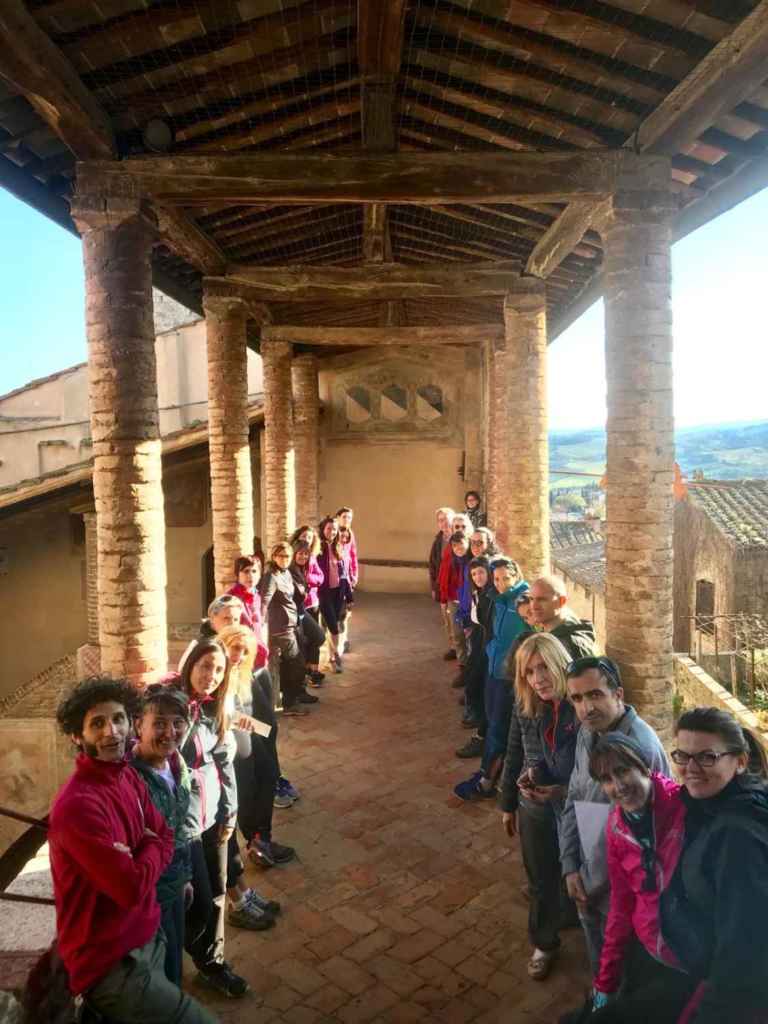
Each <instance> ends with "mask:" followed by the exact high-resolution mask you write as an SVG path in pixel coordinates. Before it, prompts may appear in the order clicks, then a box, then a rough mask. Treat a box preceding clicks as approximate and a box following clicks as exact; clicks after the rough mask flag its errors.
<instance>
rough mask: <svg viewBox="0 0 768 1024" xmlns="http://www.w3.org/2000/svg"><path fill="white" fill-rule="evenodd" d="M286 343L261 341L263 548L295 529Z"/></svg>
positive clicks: (290, 350) (289, 349) (289, 355)
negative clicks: (264, 498) (264, 508)
mask: <svg viewBox="0 0 768 1024" xmlns="http://www.w3.org/2000/svg"><path fill="white" fill-rule="evenodd" d="M292 355H293V346H292V345H291V344H290V343H289V342H287V341H263V342H262V343H261V358H262V361H263V366H264V470H263V472H264V488H265V492H266V494H265V497H266V501H265V506H266V524H265V533H266V538H265V545H264V550H265V551H266V552H267V554H269V550H270V548H271V547H272V545H273V544H276V543H277V542H278V541H280V540H284V539H285V538H287V537H288V536H289V534H290V533H291V532H292V531H293V530H294V529H295V527H296V522H295V519H296V516H295V507H296V497H295V484H294V450H293V404H292V390H291V359H292Z"/></svg>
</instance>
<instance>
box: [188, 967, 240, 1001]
mask: <svg viewBox="0 0 768 1024" xmlns="http://www.w3.org/2000/svg"><path fill="white" fill-rule="evenodd" d="M197 977H198V979H199V980H200V981H201V982H202V983H203V985H206V986H207V987H208V988H212V989H213V990H214V991H215V992H221V993H222V995H225V996H228V997H229V998H230V999H242V997H243V996H244V995H245V994H246V992H248V991H250V989H249V986H248V982H247V981H246V980H245V978H241V977H240V975H239V974H235V972H234V971H233V970H232V968H231V967H230V966H229V964H228V963H227V962H226V960H222V962H221V963H220V964H218V963H212V964H206V965H205V967H198V969H197Z"/></svg>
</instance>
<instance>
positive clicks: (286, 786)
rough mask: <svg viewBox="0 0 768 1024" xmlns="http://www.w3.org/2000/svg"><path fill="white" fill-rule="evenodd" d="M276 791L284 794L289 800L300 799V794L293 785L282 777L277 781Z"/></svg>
mask: <svg viewBox="0 0 768 1024" xmlns="http://www.w3.org/2000/svg"><path fill="white" fill-rule="evenodd" d="M277 791H278V793H285V795H286V796H289V797H290V798H291V800H298V799H299V798H300V797H301V793H300V792H299V791H298V789H296V787H295V786H294V784H293V783H292V782H290V781H289V780H288V779H286V777H285V776H284V775H281V776H280V778H279V779H278V780H277Z"/></svg>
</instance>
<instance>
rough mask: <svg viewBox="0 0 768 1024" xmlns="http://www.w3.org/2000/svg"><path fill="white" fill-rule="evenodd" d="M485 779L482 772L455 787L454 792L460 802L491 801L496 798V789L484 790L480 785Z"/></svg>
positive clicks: (492, 787) (493, 787)
mask: <svg viewBox="0 0 768 1024" xmlns="http://www.w3.org/2000/svg"><path fill="white" fill-rule="evenodd" d="M482 777H483V773H482V772H475V774H474V775H470V777H469V778H468V779H466V780H465V781H464V782H460V783H459V784H458V786H455V787H454V790H453V792H454V793H455V794H456V796H457V797H458V798H459V799H460V800H467V801H469V800H490V799H492V798H493V797H495V796H496V787H495V786H491V788H490V789H483V787H482V786H481V785H480V780H481V779H482Z"/></svg>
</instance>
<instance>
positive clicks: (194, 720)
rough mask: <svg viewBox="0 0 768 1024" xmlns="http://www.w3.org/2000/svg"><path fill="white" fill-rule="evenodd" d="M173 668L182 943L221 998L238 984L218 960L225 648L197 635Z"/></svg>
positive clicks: (229, 782) (227, 749)
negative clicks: (182, 855) (179, 726)
mask: <svg viewBox="0 0 768 1024" xmlns="http://www.w3.org/2000/svg"><path fill="white" fill-rule="evenodd" d="M179 671H180V673H181V675H180V678H179V683H178V685H179V689H180V690H182V692H183V693H184V694H185V695H186V697H187V700H188V701H189V728H188V730H187V733H186V735H185V737H184V740H183V742H182V744H181V747H180V752H181V756H182V757H183V758H184V760H185V762H186V764H187V767H188V768H189V771H190V776H191V791H190V800H189V810H188V812H187V820H186V830H187V833H188V835H189V837H190V840H191V843H190V854H191V860H192V888H193V891H194V897H193V900H192V905H191V906H190V907H189V910H188V911H187V916H186V922H185V932H186V936H185V942H184V946H185V949H186V950H187V952H188V953H189V954H190V956H191V957H192V959H193V960H194V962H195V966H196V967H197V969H198V972H199V976H200V980H201V981H202V982H203V983H204V984H206V985H208V987H210V988H213V989H215V990H216V991H218V992H223V993H224V994H225V995H228V996H243V995H245V993H246V992H247V991H248V985H247V983H246V981H245V980H244V979H243V978H240V977H239V976H238V975H236V974H235V973H234V972H233V971H232V968H231V967H230V966H229V964H228V963H227V962H226V960H225V959H224V910H225V903H226V898H225V887H226V886H227V883H228V882H230V883H231V884H232V885H234V884H235V881H233V880H232V878H231V875H232V869H233V866H232V865H230V864H229V863H228V847H229V841H230V839H231V838H232V836H233V835H234V831H235V826H236V824H237V783H236V781H235V769H234V764H233V760H234V752H233V744H232V741H231V737H230V736H229V728H230V718H231V701H230V698H229V689H230V682H231V673H230V665H229V660H228V658H227V652H226V650H225V648H224V647H223V645H222V644H221V643H220V642H219V641H218V640H217V639H216V640H213V639H212V640H198V641H197V642H196V643H194V644H193V645H190V646H189V647H188V648H187V650H186V651H185V652H184V656H183V658H182V663H181V664H180V665H179ZM240 870H241V871H242V863H241V864H240ZM228 876H230V877H228Z"/></svg>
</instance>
